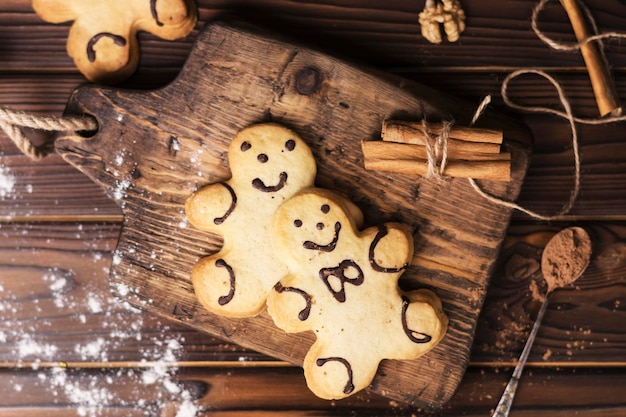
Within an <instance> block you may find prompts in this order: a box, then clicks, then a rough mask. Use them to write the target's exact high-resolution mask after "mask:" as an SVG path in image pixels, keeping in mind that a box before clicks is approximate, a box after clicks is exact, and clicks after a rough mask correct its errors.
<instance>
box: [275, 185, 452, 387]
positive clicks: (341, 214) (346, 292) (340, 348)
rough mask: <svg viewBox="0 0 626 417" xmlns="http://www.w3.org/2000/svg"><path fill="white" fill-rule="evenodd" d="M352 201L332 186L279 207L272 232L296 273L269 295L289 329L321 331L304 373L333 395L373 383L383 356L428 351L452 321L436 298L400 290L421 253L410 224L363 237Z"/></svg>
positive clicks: (277, 320) (399, 356)
mask: <svg viewBox="0 0 626 417" xmlns="http://www.w3.org/2000/svg"><path fill="white" fill-rule="evenodd" d="M350 204H351V203H350V202H349V201H348V200H347V199H344V198H342V197H340V196H338V195H336V194H334V193H332V192H330V191H327V190H323V189H319V188H312V189H308V190H303V191H302V192H300V193H298V194H297V195H295V196H294V197H292V198H291V199H290V200H289V201H287V202H285V203H284V204H283V205H282V206H281V207H280V208H279V209H278V210H277V212H276V214H275V216H274V221H273V227H272V239H273V244H274V246H275V248H276V251H277V252H278V253H280V255H281V257H282V258H283V259H284V261H285V262H286V263H287V264H288V266H289V273H288V274H287V275H286V276H285V277H284V278H283V279H282V280H281V281H280V282H279V283H278V284H276V286H275V287H274V291H273V292H272V293H271V294H270V295H269V297H268V300H267V304H268V311H269V313H270V315H271V317H272V318H273V320H274V323H275V324H276V325H277V326H278V327H280V328H281V329H283V330H285V331H286V332H289V333H296V332H302V331H307V330H312V331H314V333H315V335H316V341H315V343H314V344H313V345H312V347H311V348H310V350H309V351H308V353H307V355H306V357H305V359H304V364H303V368H304V373H305V377H306V380H307V385H308V386H309V388H310V389H311V390H312V391H313V392H314V393H315V394H316V395H317V396H319V397H321V398H324V399H340V398H344V397H347V396H349V395H351V394H353V393H355V392H357V391H359V390H361V389H363V388H365V387H367V386H368V385H369V384H370V383H371V381H372V380H373V378H374V376H375V374H376V371H377V369H378V365H379V363H380V361H381V360H383V359H413V358H416V357H418V356H420V355H423V354H425V353H426V352H428V351H429V350H430V349H432V348H433V347H434V346H435V345H436V344H437V343H438V342H439V341H440V340H441V339H442V338H443V336H444V334H445V332H446V329H447V323H448V320H447V317H446V316H445V314H444V313H443V311H442V306H441V301H440V300H439V299H438V298H437V296H436V295H435V294H434V293H433V292H431V291H429V290H426V289H421V290H417V291H411V292H403V291H400V290H399V288H398V278H399V277H400V275H401V274H402V273H403V271H404V270H405V268H406V267H407V265H408V263H409V262H410V261H411V258H412V256H413V238H412V235H411V233H410V230H409V228H408V227H407V226H405V225H402V224H398V223H385V224H383V225H381V226H379V227H371V228H368V229H365V230H364V231H361V232H360V231H358V228H357V227H358V225H357V224H356V223H355V222H354V219H353V213H354V209H352V208H349V206H350Z"/></svg>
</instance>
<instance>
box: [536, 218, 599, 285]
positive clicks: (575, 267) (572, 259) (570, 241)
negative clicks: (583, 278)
mask: <svg viewBox="0 0 626 417" xmlns="http://www.w3.org/2000/svg"><path fill="white" fill-rule="evenodd" d="M590 258H591V239H590V238H589V235H588V234H587V232H586V231H585V230H584V229H583V228H580V227H570V228H567V229H564V230H562V231H560V232H559V233H557V234H556V235H555V236H554V237H553V238H552V239H551V240H550V241H549V242H548V244H547V245H546V247H545V249H544V250H543V255H542V257H541V270H542V272H543V276H544V279H545V280H546V283H547V284H548V292H550V291H552V290H554V289H556V288H561V287H564V286H566V285H567V284H570V283H572V282H573V281H575V280H576V279H577V278H578V277H579V276H580V275H581V274H582V273H583V272H584V271H585V269H586V268H587V265H589V259H590Z"/></svg>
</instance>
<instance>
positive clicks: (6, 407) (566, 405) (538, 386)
mask: <svg viewBox="0 0 626 417" xmlns="http://www.w3.org/2000/svg"><path fill="white" fill-rule="evenodd" d="M145 372H146V371H145V370H142V369H132V368H131V369H123V370H117V371H114V372H111V371H107V370H61V369H52V370H39V371H32V370H26V369H24V370H14V371H7V370H0V377H2V380H3V381H6V382H5V383H4V384H2V385H1V386H0V393H1V394H2V395H1V396H0V416H5V415H6V416H9V415H15V414H11V413H12V412H13V413H15V412H19V415H27V416H32V417H35V416H37V417H39V416H43V415H44V413H45V412H48V413H51V414H46V415H52V416H56V415H74V414H60V410H61V409H64V410H65V411H66V412H67V413H72V412H74V413H79V412H82V415H85V413H86V414H87V415H97V416H100V415H107V416H109V415H113V416H117V415H130V416H133V415H137V414H136V413H137V412H138V411H139V410H143V411H144V414H141V415H145V412H149V413H152V415H157V413H158V412H159V411H161V412H162V413H163V414H159V415H165V416H172V417H173V416H174V415H175V414H176V412H178V411H179V410H181V407H182V406H183V403H186V406H187V407H189V408H194V409H195V410H196V411H197V414H195V415H196V416H197V417H203V416H215V415H219V416H225V417H234V416H249V415H255V416H256V415H258V416H269V415H277V416H301V415H302V416H306V415H312V416H313V415H315V416H337V415H359V416H406V415H412V416H416V417H417V416H433V415H437V416H440V417H447V416H450V417H452V416H458V415H466V416H471V417H478V416H485V415H489V413H490V410H492V409H493V407H495V404H496V403H497V401H498V398H499V396H500V393H501V392H502V390H503V388H504V385H505V383H506V380H507V379H508V377H509V374H510V370H507V369H503V370H501V371H493V370H488V369H487V370H485V369H480V368H470V369H469V370H468V372H467V373H466V375H465V378H464V379H463V382H462V384H461V386H460V388H459V390H458V391H457V393H456V394H455V396H454V397H453V398H452V400H451V401H450V402H449V403H448V404H447V405H446V406H445V407H444V408H443V409H442V410H440V411H438V412H437V413H436V414H433V413H428V412H425V411H424V410H420V409H417V408H414V407H411V406H407V405H406V404H402V403H398V402H396V401H389V400H388V399H386V398H383V397H381V396H378V395H376V394H372V393H359V394H358V395H356V396H355V397H352V398H349V399H345V400H341V401H333V402H330V401H323V400H320V399H318V398H316V397H314V396H313V395H312V394H311V393H310V392H309V391H308V389H307V387H306V385H305V384H304V381H303V378H302V372H301V371H300V370H298V369H265V370H255V369H252V370H228V369H223V370H215V369H180V370H171V371H170V372H169V373H163V374H161V375H160V376H158V377H157V378H154V375H148V376H146V374H145ZM625 381H626V378H625V373H624V370H623V369H605V370H599V371H596V370H572V369H566V370H532V371H530V372H527V373H525V374H524V375H523V377H522V381H521V385H520V388H519V390H518V394H517V396H516V400H515V403H514V407H513V411H512V413H511V416H524V417H544V416H547V415H552V416H557V417H561V416H563V417H565V416H571V415H577V416H583V417H600V416H609V417H613V416H619V415H622V414H623V413H624V412H625V411H626V404H625V403H624V398H623V392H624V389H625V388H626V385H625V384H626V382H625ZM177 391H178V392H177ZM124 413H127V414H124ZM170 413H171V414H170ZM620 413H622V414H620ZM190 415H193V414H190Z"/></svg>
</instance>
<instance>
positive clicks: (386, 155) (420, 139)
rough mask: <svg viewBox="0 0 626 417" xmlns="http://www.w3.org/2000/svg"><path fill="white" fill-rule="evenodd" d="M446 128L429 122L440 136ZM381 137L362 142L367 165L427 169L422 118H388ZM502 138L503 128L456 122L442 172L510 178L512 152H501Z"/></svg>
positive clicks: (397, 169)
mask: <svg viewBox="0 0 626 417" xmlns="http://www.w3.org/2000/svg"><path fill="white" fill-rule="evenodd" d="M443 129H444V127H443V125H441V124H429V125H428V134H429V135H433V136H437V135H439V134H441V132H443ZM382 139H383V140H382V141H364V142H362V150H363V156H364V161H365V168H366V169H372V170H380V171H390V172H400V173H405V174H417V175H424V174H426V173H427V172H428V169H429V166H428V164H429V161H428V151H427V148H426V134H425V133H424V128H423V126H422V124H421V123H420V122H405V121H394V120H388V121H385V122H383V129H382ZM502 139H503V135H502V132H500V131H495V130H488V129H480V128H471V127H459V126H453V127H452V128H451V129H450V132H449V137H448V138H447V159H446V163H445V166H444V171H443V173H442V174H443V175H444V176H450V177H462V178H475V179H488V180H494V181H510V179H511V154H509V153H500V145H501V144H502ZM438 162H441V161H438Z"/></svg>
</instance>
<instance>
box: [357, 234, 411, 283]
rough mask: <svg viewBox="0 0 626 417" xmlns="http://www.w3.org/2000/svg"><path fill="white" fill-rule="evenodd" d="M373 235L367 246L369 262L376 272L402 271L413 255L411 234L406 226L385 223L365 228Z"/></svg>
mask: <svg viewBox="0 0 626 417" xmlns="http://www.w3.org/2000/svg"><path fill="white" fill-rule="evenodd" d="M367 233H368V234H369V235H373V237H372V241H371V243H370V247H369V253H368V258H369V263H370V266H371V267H372V269H374V270H375V271H378V272H385V273H397V272H401V271H403V270H404V269H405V268H406V267H407V266H408V264H409V263H410V262H411V259H412V257H413V236H412V234H411V231H410V229H409V228H408V226H406V225H403V224H400V223H385V224H382V225H380V226H379V227H377V228H371V229H368V230H367Z"/></svg>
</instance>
